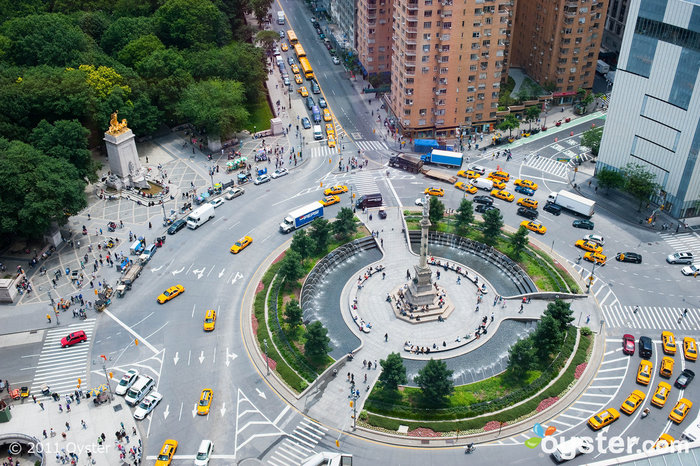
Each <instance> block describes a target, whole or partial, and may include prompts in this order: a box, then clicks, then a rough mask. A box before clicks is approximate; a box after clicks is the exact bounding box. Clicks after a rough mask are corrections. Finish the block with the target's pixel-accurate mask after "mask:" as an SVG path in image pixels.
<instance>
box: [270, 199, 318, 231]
mask: <svg viewBox="0 0 700 466" xmlns="http://www.w3.org/2000/svg"><path fill="white" fill-rule="evenodd" d="M320 217H323V204H321V203H320V202H318V201H316V202H312V203H311V204H308V205H305V206H304V207H299V208H298V209H296V210H293V211H291V212H289V213H288V214H287V216H286V217H284V221H283V222H282V223H280V231H281V232H282V233H290V232H292V231H294V230H296V229H297V228H301V227H303V226H304V225H307V224H309V223H311V222H313V221H314V219H316V218H320Z"/></svg>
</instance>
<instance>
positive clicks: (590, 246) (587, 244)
mask: <svg viewBox="0 0 700 466" xmlns="http://www.w3.org/2000/svg"><path fill="white" fill-rule="evenodd" d="M574 246H576V247H577V248H581V249H583V250H584V251H590V252H603V247H602V246H598V243H594V242H593V241H588V240H585V239H580V240H578V241H576V242H575V243H574Z"/></svg>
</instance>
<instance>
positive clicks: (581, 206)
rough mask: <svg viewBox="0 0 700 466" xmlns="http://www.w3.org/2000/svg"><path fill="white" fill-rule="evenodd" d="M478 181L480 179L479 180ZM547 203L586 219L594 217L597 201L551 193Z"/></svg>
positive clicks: (566, 194) (571, 194) (565, 193)
mask: <svg viewBox="0 0 700 466" xmlns="http://www.w3.org/2000/svg"><path fill="white" fill-rule="evenodd" d="M478 179H479V178H477V180H478ZM547 202H551V203H552V204H556V205H558V206H559V207H561V208H563V209H567V210H570V211H572V212H574V213H576V214H578V215H582V216H584V217H590V216H591V215H593V207H595V201H591V200H590V199H586V198H585V197H582V196H579V195H578V194H574V193H570V192H568V191H558V192H557V191H555V192H553V193H551V194H550V195H549V196H548V197H547Z"/></svg>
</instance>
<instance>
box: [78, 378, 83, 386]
mask: <svg viewBox="0 0 700 466" xmlns="http://www.w3.org/2000/svg"><path fill="white" fill-rule="evenodd" d="M82 383H83V381H82V380H81V379H78V388H80V385H81V384H82Z"/></svg>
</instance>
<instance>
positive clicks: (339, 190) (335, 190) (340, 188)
mask: <svg viewBox="0 0 700 466" xmlns="http://www.w3.org/2000/svg"><path fill="white" fill-rule="evenodd" d="M346 192H348V187H347V186H345V185H343V184H339V185H337V186H332V187H330V188H326V190H325V191H323V195H324V196H330V195H331V194H343V193H346Z"/></svg>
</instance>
